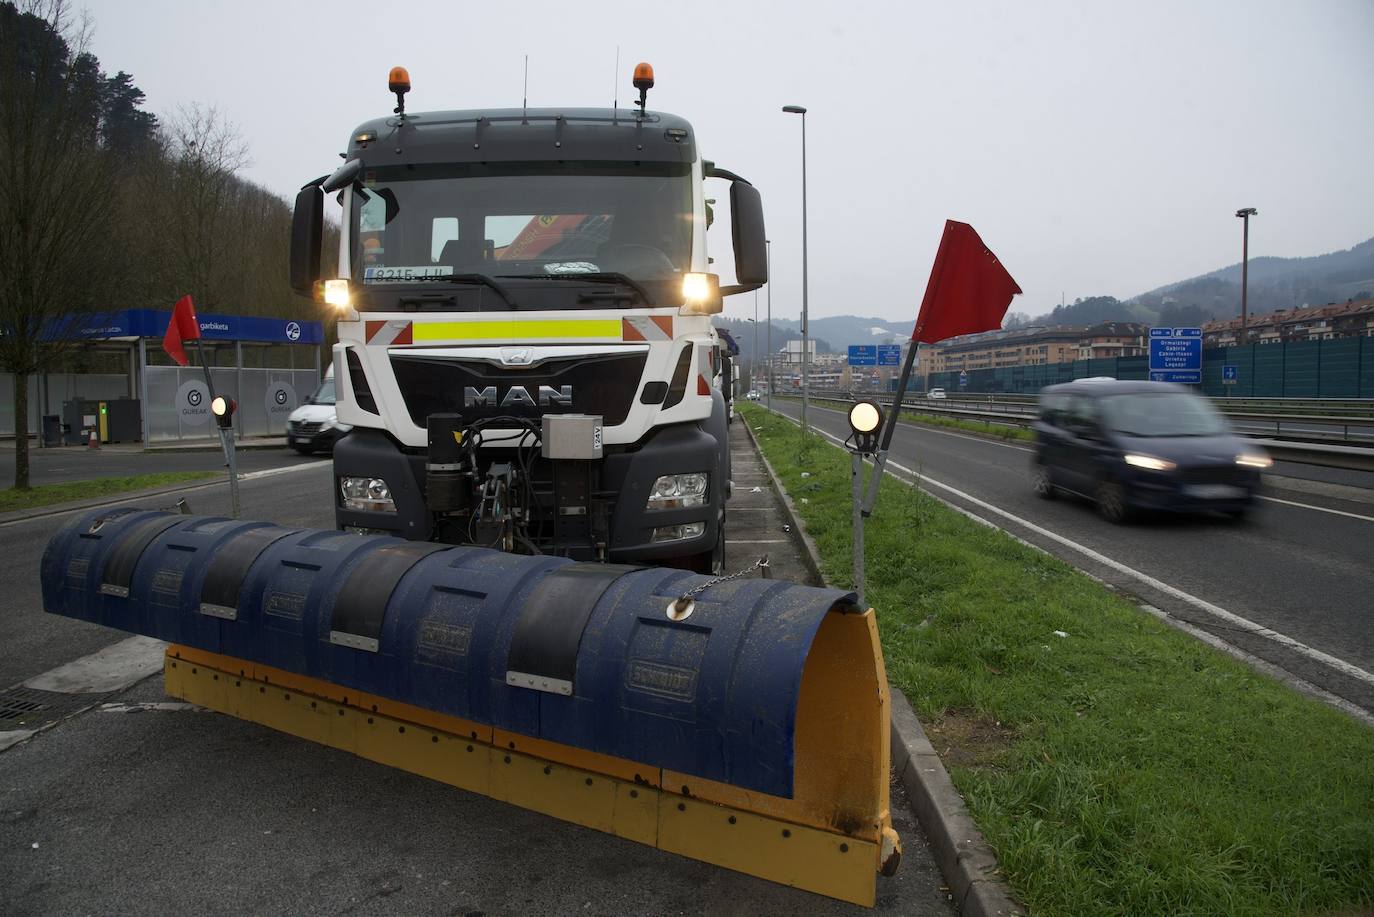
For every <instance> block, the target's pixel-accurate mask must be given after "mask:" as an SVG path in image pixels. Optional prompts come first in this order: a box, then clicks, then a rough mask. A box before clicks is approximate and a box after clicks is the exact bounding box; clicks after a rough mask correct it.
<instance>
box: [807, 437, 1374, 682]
mask: <svg viewBox="0 0 1374 917" xmlns="http://www.w3.org/2000/svg"><path fill="white" fill-rule="evenodd" d="M781 416H783V417H787V419H788V420H791V421H792V422H793V423H797V421H796V420H795V419H794V418H791V417H788V415H786V414H783V415H781ZM816 432H818V433H820V434H821V435H823V436H825V437H826V438H828V439H830V440H832V441H834V442H835V443H836V444H837V445H839V446H843V445H844V440H842V439H840V438H839V437H837V436H834V435H832V434H831V433H828V432H826V431H825V430H820V429H817V431H816ZM887 464H888V467H889V468H895V469H897V470H899V471H902V472H904V473H906V474H908V475H911V476H912V477H913V478H919V480H920V482H921V484H922V485H925V484H932V485H934V486H936V487H939V488H941V489H943V490H946V491H949V492H950V493H952V494H954V495H955V496H957V497H959V498H960V499H961V500H965V501H967V502H969V503H972V504H973V505H974V506H977V507H979V508H981V509H984V510H986V511H987V512H990V513H994V514H996V515H998V516H1001V517H1003V518H1005V519H1008V520H1010V521H1012V522H1014V523H1016V524H1017V525H1020V526H1023V527H1025V528H1027V529H1030V530H1031V531H1032V532H1035V533H1036V534H1038V535H1043V536H1044V537H1046V538H1048V539H1050V540H1051V541H1054V542H1057V543H1058V544H1061V545H1063V546H1064V547H1066V548H1070V549H1072V550H1075V551H1077V552H1079V553H1080V554H1082V555H1083V556H1085V557H1087V558H1090V559H1091V560H1094V561H1096V562H1097V563H1100V564H1102V565H1103V566H1105V567H1109V568H1111V569H1113V570H1115V571H1117V572H1118V573H1124V574H1125V575H1127V576H1130V577H1132V578H1134V579H1136V580H1138V581H1140V582H1142V583H1144V584H1145V585H1147V586H1149V587H1151V588H1153V589H1157V590H1159V591H1160V592H1163V593H1164V594H1166V595H1170V596H1173V597H1174V598H1176V599H1179V600H1181V601H1183V602H1186V603H1188V604H1189V605H1192V606H1193V607H1194V608H1197V609H1200V610H1202V611H1205V612H1207V613H1208V614H1210V615H1212V616H1213V617H1216V618H1220V619H1221V620H1222V621H1225V622H1226V623H1228V624H1231V625H1233V626H1235V627H1239V628H1241V629H1243V630H1245V631H1247V632H1248V633H1251V634H1254V635H1255V636H1257V637H1264V638H1266V639H1269V640H1272V641H1274V642H1275V643H1278V644H1280V645H1281V646H1284V647H1287V648H1288V649H1290V650H1292V651H1293V652H1295V653H1298V654H1299V655H1301V656H1305V657H1307V658H1308V659H1311V660H1313V661H1315V662H1320V663H1322V664H1323V665H1325V666H1328V667H1330V668H1332V669H1335V670H1336V671H1337V672H1340V673H1341V674H1342V675H1346V676H1348V677H1350V678H1354V679H1355V680H1357V681H1360V682H1363V683H1365V684H1367V685H1374V673H1370V672H1366V671H1365V670H1364V669H1362V668H1360V667H1359V666H1356V665H1352V664H1351V663H1349V662H1346V661H1345V660H1344V659H1339V658H1337V657H1335V656H1332V655H1331V654H1329V653H1324V652H1322V651H1321V650H1319V649H1315V648H1314V647H1310V646H1308V645H1307V644H1305V643H1302V642H1300V641H1298V640H1294V639H1293V638H1292V637H1290V636H1288V635H1287V634H1282V633H1279V632H1278V631H1276V630H1272V629H1270V628H1268V627H1265V626H1264V625H1262V624H1257V623H1256V622H1254V621H1251V620H1250V619H1249V618H1245V617H1242V616H1240V615H1238V614H1235V613H1233V612H1230V611H1227V610H1226V609H1224V608H1222V607H1221V606H1219V605H1214V604H1213V603H1211V602H1209V601H1207V600H1206V599H1201V598H1198V597H1197V596H1195V595H1192V594H1191V593H1188V592H1184V591H1183V590H1182V589H1179V588H1178V587H1177V586H1172V585H1170V584H1168V583H1166V582H1164V581H1163V580H1159V579H1155V578H1154V577H1153V576H1150V575H1149V574H1148V573H1142V572H1141V571H1139V570H1136V569H1135V568H1134V567H1128V566H1127V565H1125V564H1123V563H1121V562H1120V561H1118V560H1113V559H1112V558H1110V557H1108V556H1107V555H1105V554H1102V553H1100V552H1098V551H1094V550H1093V549H1092V548H1090V547H1088V546H1087V545H1082V544H1079V543H1078V542H1076V541H1074V540H1072V539H1070V538H1066V537H1064V536H1063V535H1060V534H1059V533H1058V532H1051V531H1050V530H1049V529H1047V528H1044V527H1043V526H1039V525H1036V524H1035V523H1034V522H1031V521H1030V520H1028V519H1022V518H1021V517H1020V516H1017V515H1015V514H1014V513H1009V512H1007V511H1006V510H1004V509H1002V508H1000V507H997V506H993V505H992V504H991V503H987V502H985V501H983V500H980V499H978V498H977V497H975V496H973V495H972V494H968V493H965V492H964V491H962V490H959V489H958V488H957V487H951V486H950V485H948V484H945V483H942V482H940V481H937V480H935V479H934V478H932V477H931V476H930V475H928V474H920V475H917V473H916V472H915V471H913V470H912V469H910V468H907V467H905V466H903V465H900V464H898V463H897V462H894V461H892V459H891V458H889V459H888V460H887ZM888 473H889V474H892V472H891V471H889V472H888ZM893 477H897V476H896V475H895V474H894V475H893ZM898 480H901V479H900V478H898Z"/></svg>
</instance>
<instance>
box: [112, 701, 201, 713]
mask: <svg viewBox="0 0 1374 917" xmlns="http://www.w3.org/2000/svg"><path fill="white" fill-rule="evenodd" d="M96 709H98V710H99V711H100V712H101V713H209V712H210V711H209V710H207V709H206V708H205V707H198V706H196V705H195V704H188V703H185V702H183V701H149V702H147V703H143V704H101V705H100V706H99V707H98V708H96Z"/></svg>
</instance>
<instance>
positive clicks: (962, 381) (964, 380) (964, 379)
mask: <svg viewBox="0 0 1374 917" xmlns="http://www.w3.org/2000/svg"><path fill="white" fill-rule="evenodd" d="M965 385H968V373H966V372H964V371H963V370H960V371H959V387H960V388H963V387H964V386H965Z"/></svg>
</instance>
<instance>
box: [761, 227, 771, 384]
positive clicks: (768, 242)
mask: <svg viewBox="0 0 1374 917" xmlns="http://www.w3.org/2000/svg"><path fill="white" fill-rule="evenodd" d="M763 248H764V251H766V252H767V253H768V330H767V331H766V332H765V333H764V337H765V339H766V340H767V341H768V410H770V411H771V410H773V240H772V239H765V240H764V243H763Z"/></svg>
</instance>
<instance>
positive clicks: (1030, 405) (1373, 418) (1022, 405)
mask: <svg viewBox="0 0 1374 917" xmlns="http://www.w3.org/2000/svg"><path fill="white" fill-rule="evenodd" d="M856 394H857V393H853V394H851V393H850V392H846V391H841V390H833V389H832V390H823V391H819V392H813V393H812V395H811V397H812V398H823V399H829V400H838V401H845V402H848V401H850V400H851V399H852V398H853V397H854V396H855V395H856ZM864 395H865V397H871V398H873V399H874V400H876V401H877V402H878V403H879V404H888V405H890V404H891V403H892V395H891V394H888V393H878V394H876V395H869V394H868V393H864ZM908 397H909V400H908V401H907V402H906V404H907V406H909V407H910V408H911V409H913V410H914V409H917V408H919V409H920V410H921V411H923V412H925V413H930V414H942V415H951V416H962V417H965V418H967V419H970V420H981V421H985V422H992V423H1005V424H1012V425H1019V426H1025V423H1024V421H1026V420H1027V419H1028V418H1031V419H1033V418H1034V416H1035V414H1036V411H1037V402H1036V400H1035V399H1034V398H1033V397H1031V396H1006V395H999V396H989V397H988V398H987V399H980V398H968V397H957V398H938V399H936V398H927V397H925V396H924V395H916V396H915V397H911V396H908ZM1008 398H1016V399H1017V400H1014V401H1013V400H1008ZM1213 403H1217V402H1216V399H1213ZM1238 403H1241V402H1240V401H1239V400H1238V399H1233V400H1232V402H1231V404H1238ZM1311 403H1312V402H1310V401H1306V402H1298V401H1294V402H1292V403H1291V405H1289V406H1290V407H1293V408H1296V407H1299V405H1308V404H1311ZM1343 403H1346V402H1343ZM1227 408H1228V406H1227V405H1218V410H1220V411H1221V413H1222V415H1223V416H1225V417H1226V418H1227V419H1229V420H1231V421H1233V422H1237V431H1238V432H1240V433H1242V434H1244V435H1246V436H1269V437H1272V438H1273V439H1276V440H1292V441H1294V442H1319V443H1337V444H1343V443H1350V444H1355V445H1366V444H1368V445H1370V446H1374V415H1370V416H1363V415H1349V414H1346V415H1327V414H1321V413H1310V412H1302V413H1299V412H1287V413H1276V412H1271V411H1257V410H1236V409H1234V408H1231V409H1227ZM1313 426H1315V427H1318V428H1319V429H1310V428H1311V427H1313ZM1285 427H1286V428H1287V429H1285ZM1304 427H1307V428H1308V429H1302V428H1304ZM1321 428H1326V429H1321ZM1352 431H1353V432H1352Z"/></svg>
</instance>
